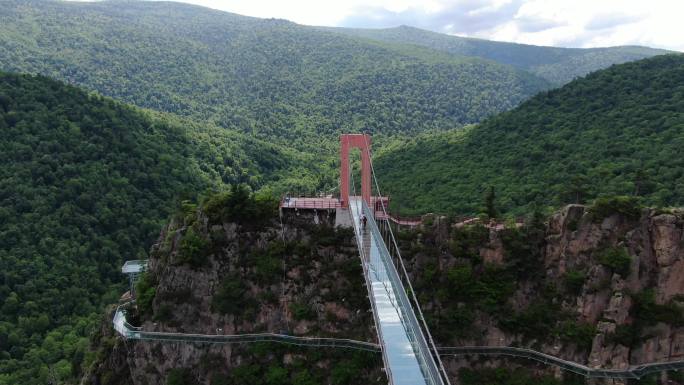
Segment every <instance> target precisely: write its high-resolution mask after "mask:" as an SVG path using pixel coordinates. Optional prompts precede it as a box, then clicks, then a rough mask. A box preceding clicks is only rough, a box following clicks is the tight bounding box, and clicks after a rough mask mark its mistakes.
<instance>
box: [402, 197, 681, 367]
mask: <svg viewBox="0 0 684 385" xmlns="http://www.w3.org/2000/svg"><path fill="white" fill-rule="evenodd" d="M683 229H684V212H682V211H674V210H673V211H669V212H664V211H656V210H648V209H643V210H642V209H640V208H638V207H637V206H635V205H634V204H633V202H631V201H629V200H624V199H622V200H621V199H617V200H604V201H600V202H598V203H597V204H595V205H594V206H592V207H586V206H581V205H571V206H567V207H565V208H564V209H563V210H561V211H560V212H558V213H556V214H555V215H553V216H552V217H551V218H550V219H549V220H547V221H546V222H543V221H541V220H540V218H536V220H532V221H531V222H530V223H527V224H526V225H525V226H524V227H522V228H516V227H515V226H510V227H508V228H506V229H499V230H495V229H488V228H485V227H484V226H477V225H475V226H458V225H453V224H451V223H449V222H448V221H447V220H446V219H445V218H436V219H435V220H434V221H432V223H431V224H430V225H429V226H426V227H425V228H423V229H420V230H418V231H414V232H403V233H402V234H401V236H400V237H401V239H402V242H401V243H402V248H403V250H404V253H403V254H404V258H405V259H406V260H407V262H408V265H409V266H410V270H411V274H412V275H413V281H414V285H415V287H416V291H417V292H418V293H419V294H420V301H421V303H422V304H423V307H424V310H425V313H426V317H428V318H429V320H430V324H431V329H432V333H433V335H435V336H436V338H437V344H438V345H442V346H464V345H489V346H496V345H506V346H524V347H531V348H534V349H537V350H541V351H543V352H546V353H549V354H553V355H556V356H560V357H562V358H565V359H568V360H573V361H576V362H579V363H583V364H586V365H588V366H591V367H604V368H625V367H628V366H629V365H636V364H640V363H649V362H654V361H664V360H682V359H684V316H683V313H682V309H683V308H684V307H682V305H683V304H684V236H683V233H684V230H683ZM447 362H448V365H449V366H450V370H451V372H452V373H453V374H454V376H455V377H456V372H457V371H458V369H459V368H461V367H464V366H472V365H475V366H483V365H482V364H475V363H474V362H473V361H470V362H469V361H466V360H456V359H447ZM492 363H496V361H494V360H489V361H488V363H486V364H484V366H491V365H492ZM516 365H517V364H516ZM553 371H554V370H550V371H549V370H546V372H547V373H549V372H553Z"/></svg>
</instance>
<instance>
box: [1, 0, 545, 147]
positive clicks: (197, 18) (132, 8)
mask: <svg viewBox="0 0 684 385" xmlns="http://www.w3.org/2000/svg"><path fill="white" fill-rule="evenodd" d="M0 69H3V70H6V71H13V72H28V73H40V74H45V75H48V76H50V77H54V78H57V79H61V80H65V81H67V82H69V83H72V84H77V85H81V86H84V87H87V88H88V89H91V90H96V91H98V92H100V93H102V94H104V95H107V96H111V97H115V98H117V99H120V100H123V101H126V102H129V103H133V104H135V105H137V106H141V107H145V108H151V109H155V110H159V111H166V112H173V113H176V114H179V115H182V116H186V117H191V118H193V119H196V120H202V121H209V122H212V123H215V124H217V125H219V126H222V127H227V128H234V129H237V130H240V131H242V132H245V133H250V134H255V135H258V136H260V137H264V138H269V139H271V138H276V139H278V140H280V141H282V142H287V143H288V144H289V145H294V146H300V147H301V146H302V142H307V143H312V146H311V149H312V150H316V151H320V149H321V146H322V145H323V144H321V141H320V140H318V139H313V138H312V135H313V134H320V135H325V136H326V137H327V138H334V137H335V135H336V133H339V132H341V131H359V130H362V129H366V130H370V131H373V132H383V133H418V132H422V131H425V130H430V129H440V130H444V129H449V128H453V127H458V126H460V125H462V124H467V123H473V122H478V121H480V120H482V119H484V118H486V117H487V116H490V115H493V114H495V113H498V112H501V111H504V110H508V109H510V108H513V107H514V106H516V105H518V104H519V103H520V102H521V101H522V100H525V99H527V98H528V97H530V96H532V95H534V94H535V93H537V92H539V91H540V90H543V89H547V88H548V87H549V84H548V83H547V82H546V81H544V80H543V79H541V78H539V77H537V76H535V75H530V74H529V73H526V72H524V71H521V70H519V69H516V68H514V67H511V66H507V65H502V64H497V63H494V62H491V61H486V60H482V59H479V58H463V57H454V56H453V55H449V54H445V53H443V52H439V51H436V50H432V49H428V48H422V47H417V46H412V45H406V44H403V45H402V44H394V43H382V42H377V41H372V40H368V39H362V38H357V37H349V36H344V35H340V34H338V33H333V32H327V31H321V30H320V29H317V28H314V27H306V26H300V25H297V24H294V23H291V22H287V21H283V20H275V19H257V18H251V17H244V16H239V15H235V14H230V13H225V12H220V11H215V10H210V9H207V8H202V7H197V6H191V5H186V4H180V3H170V2H156V1H155V2H152V1H150V2H147V1H144V2H141V1H116V2H111V1H104V2H64V1H49V0H45V1H39V0H28V1H27V0H21V1H19V0H8V1H3V4H2V7H0ZM328 142H330V143H331V142H333V141H328ZM328 144H329V143H328ZM331 148H333V147H331Z"/></svg>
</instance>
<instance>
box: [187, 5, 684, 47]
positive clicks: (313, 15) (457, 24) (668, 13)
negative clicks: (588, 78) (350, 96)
mask: <svg viewBox="0 0 684 385" xmlns="http://www.w3.org/2000/svg"><path fill="white" fill-rule="evenodd" d="M183 2H185V3H192V4H198V5H203V6H206V7H210V8H214V9H220V10H224V11H229V12H235V13H239V14H242V15H248V16H256V17H263V18H270V17H274V18H281V19H287V20H291V21H294V22H296V23H299V24H306V25H319V26H336V27H359V28H384V27H395V26H399V25H410V26H413V27H418V28H423V29H428V30H431V31H435V32H441V33H446V34H452V35H458V36H469V37H478V38H483V39H489V40H499V41H509V42H516V43H526V44H535V45H550V46H559V47H581V48H587V47H605V46H613V45H645V46H650V47H657V48H666V49H672V50H678V51H684V1H682V0H648V1H644V0H641V1H633V0H423V1H421V0H337V1H328V0H183Z"/></svg>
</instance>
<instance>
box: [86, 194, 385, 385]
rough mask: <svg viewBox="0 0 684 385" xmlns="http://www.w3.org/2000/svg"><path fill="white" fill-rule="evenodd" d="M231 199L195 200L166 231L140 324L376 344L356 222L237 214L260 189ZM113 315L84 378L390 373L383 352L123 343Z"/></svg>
mask: <svg viewBox="0 0 684 385" xmlns="http://www.w3.org/2000/svg"><path fill="white" fill-rule="evenodd" d="M233 195H235V194H233ZM230 199H234V198H229V196H226V197H223V198H214V199H213V200H209V201H208V202H206V203H204V204H203V205H202V208H201V209H196V208H195V207H194V206H192V205H187V204H186V207H185V208H184V209H183V210H182V211H181V213H179V215H177V216H176V217H175V218H174V219H173V220H171V221H170V223H169V224H168V225H167V226H166V227H165V228H164V230H163V231H162V232H161V235H160V237H159V241H158V242H157V244H155V245H154V247H153V248H152V251H151V253H150V260H149V270H148V272H147V273H146V276H145V277H143V278H142V280H141V282H140V284H139V285H138V293H137V296H138V299H137V306H135V307H133V308H132V310H131V312H129V317H128V318H129V321H131V322H132V323H134V324H139V325H140V326H142V327H143V329H144V330H146V331H162V332H182V333H202V334H243V333H260V332H273V333H280V334H291V335H297V336H309V337H338V338H349V339H356V340H364V341H371V342H375V338H376V337H375V331H374V329H373V319H372V314H371V313H370V304H369V301H368V298H367V296H366V293H367V290H366V288H365V283H364V279H363V275H362V269H361V266H360V259H359V257H358V253H357V250H356V247H355V243H354V240H353V232H351V230H344V229H335V228H333V227H332V226H331V225H330V223H331V221H332V219H333V218H331V217H330V216H328V215H327V213H325V212H322V213H316V214H314V213H308V214H306V213H303V212H302V213H299V214H298V215H294V214H293V215H285V216H284V217H282V222H281V221H280V219H279V218H278V217H277V216H276V215H274V214H276V211H275V210H274V207H273V206H269V207H268V208H267V209H266V210H265V211H266V213H265V214H264V213H259V212H258V211H259V210H256V211H257V212H256V213H255V212H252V211H250V210H247V211H248V215H238V214H236V213H235V212H234V211H235V210H243V209H244V206H249V205H250V204H252V205H254V204H255V203H254V199H255V198H254V197H252V198H243V200H244V199H247V203H244V202H243V203H239V204H236V203H235V202H231V201H230ZM250 199H251V200H250ZM257 206H258V204H257ZM257 208H258V207H257ZM262 211H263V210H262ZM314 215H315V216H316V217H315V218H314ZM258 216H261V218H258ZM316 223H317V224H316ZM107 322H111V321H108V320H105V326H104V327H103V330H102V331H101V332H100V333H99V335H98V336H97V337H96V340H98V342H99V345H100V349H99V350H100V357H99V358H98V360H97V362H96V363H95V364H94V365H93V368H92V370H91V372H90V373H89V375H88V376H86V378H85V379H84V383H88V384H140V385H142V384H163V383H174V384H210V383H211V384H233V383H234V384H246V383H249V384H262V383H263V384H284V383H293V384H316V383H335V384H351V383H358V382H357V381H362V382H364V383H376V382H379V383H382V382H384V381H386V379H385V376H384V374H383V373H382V372H381V371H380V368H381V366H382V365H381V357H380V355H379V354H374V353H364V352H355V351H350V350H344V349H341V350H333V349H316V348H304V347H300V348H298V347H293V346H289V345H278V344H275V343H269V344H261V343H259V344H244V345H211V346H210V345H198V344H189V343H170V342H163V343H162V342H149V341H131V340H129V341H123V340H122V339H121V338H118V337H115V336H112V334H113V333H112V332H111V326H109V325H107V324H106V323H107Z"/></svg>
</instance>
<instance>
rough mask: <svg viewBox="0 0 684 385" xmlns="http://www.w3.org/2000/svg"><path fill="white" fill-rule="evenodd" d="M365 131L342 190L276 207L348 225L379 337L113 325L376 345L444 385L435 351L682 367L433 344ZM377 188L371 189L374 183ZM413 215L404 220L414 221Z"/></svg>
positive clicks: (225, 339) (397, 372)
mask: <svg viewBox="0 0 684 385" xmlns="http://www.w3.org/2000/svg"><path fill="white" fill-rule="evenodd" d="M354 148H358V149H359V150H360V153H361V173H360V174H361V178H360V179H361V180H360V190H357V183H356V181H355V178H354V173H352V172H351V170H350V162H349V153H350V150H351V149H354ZM370 148H371V138H370V136H369V135H367V134H345V135H342V136H341V137H340V150H341V151H340V157H341V170H340V196H339V197H315V198H307V197H294V198H291V197H287V198H285V199H283V201H282V202H281V205H280V209H281V210H334V211H335V214H336V217H337V218H336V220H335V223H336V224H337V225H342V226H349V227H352V228H353V230H354V234H355V239H356V242H357V246H358V250H359V256H360V259H361V264H362V266H363V274H364V279H365V282H366V286H367V288H368V297H369V299H370V305H371V308H372V311H373V317H374V320H375V326H376V327H375V330H376V332H377V337H378V338H377V340H378V344H374V343H370V342H365V341H355V340H347V339H336V338H312V337H296V336H290V335H283V334H273V333H261V334H241V335H204V334H187V333H164V332H147V331H144V330H142V329H141V328H139V327H134V326H132V325H130V324H129V323H128V322H127V321H126V317H125V312H124V311H123V310H122V309H121V308H117V310H116V312H115V315H114V319H113V324H114V329H115V330H116V331H117V332H118V333H119V334H121V335H122V336H123V337H125V338H127V339H134V340H154V341H169V342H189V343H210V344H216V343H221V344H230V343H251V342H266V341H267V342H277V343H285V344H292V345H299V346H311V347H335V348H347V349H359V350H366V351H374V352H380V353H381V354H382V359H383V364H384V369H385V372H386V373H387V377H388V381H389V384H390V385H450V381H449V378H448V375H447V372H446V370H445V368H444V365H443V364H442V361H441V358H440V356H462V355H468V356H473V355H498V356H510V357H517V358H524V359H530V360H535V361H537V362H541V363H544V364H549V365H555V366H557V367H559V368H561V369H563V370H567V371H571V372H574V373H577V374H580V375H583V376H585V377H587V378H616V379H617V378H622V379H625V378H641V377H643V376H645V375H647V374H651V373H656V372H661V371H667V370H679V369H684V361H668V362H656V363H650V364H642V365H638V366H632V367H629V368H626V369H602V368H590V367H587V366H585V365H582V364H579V363H575V362H571V361H566V360H563V359H561V358H558V357H554V356H550V355H547V354H545V353H541V352H537V351H534V350H530V349H523V348H515V347H505V346H479V347H478V346H472V347H437V346H436V345H435V343H434V340H433V338H432V336H431V334H430V331H429V329H428V327H427V323H426V322H425V318H424V317H423V314H422V311H421V307H420V305H419V303H418V300H417V298H416V296H415V292H414V290H413V287H412V286H411V282H410V280H409V276H408V273H407V271H406V268H405V266H404V264H403V260H402V258H401V253H400V250H399V247H398V245H397V242H396V239H395V237H394V234H393V230H392V226H390V224H389V222H394V223H399V222H397V220H396V218H393V217H392V216H391V215H389V213H388V209H387V206H388V202H389V200H388V198H386V197H383V195H382V194H381V192H380V187H379V184H378V182H377V178H376V176H375V170H374V168H373V163H372V157H371V153H370ZM374 189H375V194H373V190H374ZM414 222H415V221H413V222H411V223H410V225H416V224H417V223H414ZM145 267H146V263H145V261H131V262H129V263H127V264H126V265H124V268H123V270H122V271H123V272H124V273H125V274H128V275H129V277H130V279H131V290H132V289H133V282H134V280H135V277H137V275H138V274H140V272H141V271H143V270H144V269H145Z"/></svg>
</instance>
